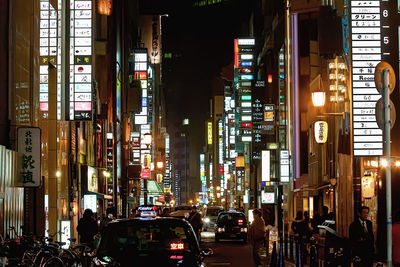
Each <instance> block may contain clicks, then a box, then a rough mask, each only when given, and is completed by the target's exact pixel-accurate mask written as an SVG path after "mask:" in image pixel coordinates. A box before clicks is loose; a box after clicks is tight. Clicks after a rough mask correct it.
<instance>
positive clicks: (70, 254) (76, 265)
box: [58, 250, 83, 267]
mask: <svg viewBox="0 0 400 267" xmlns="http://www.w3.org/2000/svg"><path fill="white" fill-rule="evenodd" d="M58 257H59V258H60V259H61V260H62V261H63V262H64V264H65V265H67V266H71V267H82V265H83V264H82V261H81V259H80V258H79V256H78V255H77V254H76V253H75V252H74V251H73V250H62V251H61V253H60V254H59V255H58Z"/></svg>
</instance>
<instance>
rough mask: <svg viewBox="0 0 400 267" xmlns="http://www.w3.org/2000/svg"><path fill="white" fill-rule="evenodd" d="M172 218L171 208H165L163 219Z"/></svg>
mask: <svg viewBox="0 0 400 267" xmlns="http://www.w3.org/2000/svg"><path fill="white" fill-rule="evenodd" d="M170 216H171V209H170V208H168V207H167V208H164V209H163V211H162V214H161V217H170Z"/></svg>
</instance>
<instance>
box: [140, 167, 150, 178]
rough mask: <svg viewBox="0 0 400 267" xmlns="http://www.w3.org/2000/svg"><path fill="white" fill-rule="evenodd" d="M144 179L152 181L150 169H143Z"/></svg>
mask: <svg viewBox="0 0 400 267" xmlns="http://www.w3.org/2000/svg"><path fill="white" fill-rule="evenodd" d="M142 179H150V169H142Z"/></svg>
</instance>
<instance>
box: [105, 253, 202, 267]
mask: <svg viewBox="0 0 400 267" xmlns="http://www.w3.org/2000/svg"><path fill="white" fill-rule="evenodd" d="M107 258H108V260H109V259H110V258H112V257H107V256H106V255H98V256H97V259H99V260H101V261H102V262H104V261H105V259H107ZM112 259H113V261H114V262H116V263H118V264H119V265H116V266H121V267H131V266H132V267H133V266H135V267H138V266H167V267H169V266H171V267H172V266H174V267H175V266H179V267H181V266H182V267H183V266H184V267H186V266H188V267H189V266H190V267H195V266H201V265H200V264H201V260H200V257H199V256H196V255H194V254H192V253H173V252H170V251H168V252H163V251H156V252H140V253H124V254H123V255H120V256H119V257H116V258H112Z"/></svg>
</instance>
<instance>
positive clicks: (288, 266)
mask: <svg viewBox="0 0 400 267" xmlns="http://www.w3.org/2000/svg"><path fill="white" fill-rule="evenodd" d="M376 264H377V262H375V263H374V266H376ZM303 266H304V267H308V266H309V265H308V264H305V265H303ZM383 266H384V267H386V266H387V265H386V263H384V264H383ZM285 267H296V263H294V262H292V261H289V260H285Z"/></svg>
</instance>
